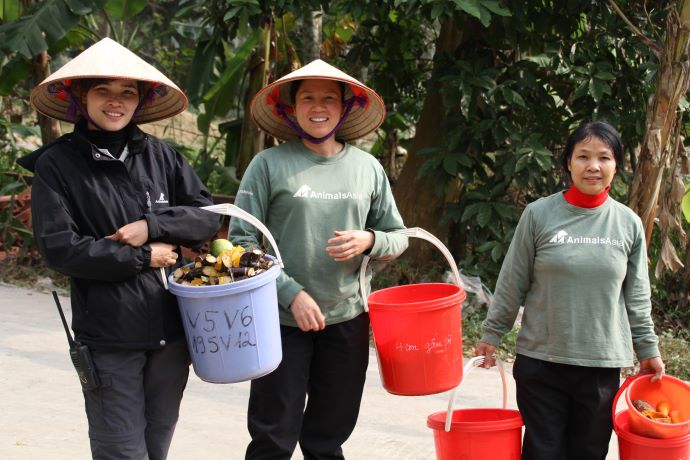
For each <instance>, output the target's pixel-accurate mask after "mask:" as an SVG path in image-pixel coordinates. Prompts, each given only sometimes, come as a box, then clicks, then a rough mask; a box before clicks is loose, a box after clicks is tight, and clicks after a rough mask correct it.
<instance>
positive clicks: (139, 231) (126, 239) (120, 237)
mask: <svg viewBox="0 0 690 460" xmlns="http://www.w3.org/2000/svg"><path fill="white" fill-rule="evenodd" d="M105 239H106V240H113V241H119V242H120V243H122V244H128V245H130V246H134V247H139V246H142V245H144V244H145V243H146V242H147V241H148V240H149V224H147V223H146V220H145V219H141V220H137V221H136V222H132V223H129V224H127V225H125V226H123V227H120V228H118V229H117V231H116V232H115V233H113V234H112V235H108V236H106V237H105Z"/></svg>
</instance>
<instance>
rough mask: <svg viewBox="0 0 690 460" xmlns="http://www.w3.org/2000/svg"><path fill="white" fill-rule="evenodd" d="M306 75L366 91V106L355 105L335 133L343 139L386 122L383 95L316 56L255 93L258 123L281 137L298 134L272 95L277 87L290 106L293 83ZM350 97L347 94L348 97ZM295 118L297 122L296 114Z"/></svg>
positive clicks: (253, 109) (253, 106) (357, 136)
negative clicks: (285, 118) (283, 117)
mask: <svg viewBox="0 0 690 460" xmlns="http://www.w3.org/2000/svg"><path fill="white" fill-rule="evenodd" d="M307 79H320V80H334V81H339V82H343V83H346V84H347V85H350V86H351V87H354V88H357V89H358V90H360V91H363V92H364V93H365V94H366V98H367V103H366V105H365V106H364V107H362V106H359V105H358V104H355V105H353V107H352V110H351V111H350V114H349V115H348V117H347V118H346V119H345V120H344V121H343V124H342V125H341V126H340V129H338V131H337V132H336V133H335V137H336V138H338V139H342V140H343V141H352V140H355V139H360V138H362V137H364V136H366V135H367V134H369V133H371V132H372V131H374V130H376V129H377V128H378V127H379V126H381V124H382V123H383V121H384V119H385V117H386V106H385V104H384V103H383V99H382V98H381V96H379V95H378V94H377V93H376V91H374V90H373V89H371V88H369V87H368V86H366V85H365V84H363V83H361V82H360V81H358V80H356V79H355V78H352V77H351V76H349V75H347V74H346V73H344V72H342V71H340V70H338V69H337V68H335V67H333V66H331V65H330V64H327V63H326V62H324V61H322V60H320V59H317V60H315V61H312V62H311V63H309V64H307V65H306V66H304V67H301V68H299V69H297V70H296V71H294V72H292V73H290V74H288V75H286V76H284V77H282V78H280V79H278V80H276V81H274V82H273V83H270V84H268V85H266V86H265V87H264V88H262V89H261V90H260V91H259V92H258V93H257V94H256V95H255V96H254V99H252V103H251V105H250V112H251V117H252V119H253V120H254V122H255V123H256V124H257V126H259V128H261V129H262V130H264V131H265V132H267V133H268V134H270V135H271V136H274V137H277V138H278V139H281V140H289V139H292V138H295V137H297V133H296V132H295V131H294V130H293V129H292V128H291V127H290V125H288V124H287V123H286V122H285V120H283V119H282V118H281V117H280V116H279V115H278V114H277V111H276V110H275V104H274V101H273V100H272V99H273V98H272V97H271V95H272V94H273V92H274V90H275V88H276V87H278V88H279V94H280V101H281V103H282V104H283V105H288V106H289V105H292V102H291V101H290V94H289V92H290V84H291V83H292V82H293V81H296V80H307ZM346 92H347V93H351V92H352V89H348V90H346ZM350 95H351V94H350ZM347 97H348V95H345V98H347ZM288 116H290V115H288ZM293 120H294V121H295V122H296V120H295V119H294V117H293Z"/></svg>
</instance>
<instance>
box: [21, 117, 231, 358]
mask: <svg viewBox="0 0 690 460" xmlns="http://www.w3.org/2000/svg"><path fill="white" fill-rule="evenodd" d="M127 129H128V130H129V143H128V148H129V151H130V153H129V157H128V158H127V160H126V161H125V162H124V163H123V162H122V161H119V160H115V159H112V158H110V157H108V156H107V155H105V154H103V153H101V152H100V151H99V150H98V149H96V148H95V146H93V145H92V144H91V143H90V142H89V141H88V140H87V139H86V138H85V137H84V136H83V135H82V134H80V132H79V129H76V130H75V132H73V133H70V134H67V135H65V136H62V137H61V138H59V139H58V140H56V141H55V142H53V143H51V144H49V145H47V146H45V147H43V148H41V149H39V150H37V151H35V152H33V153H32V154H30V155H27V156H26V157H24V158H22V159H20V160H18V163H19V164H20V165H22V166H24V167H25V168H27V169H30V170H32V171H33V172H34V178H33V182H32V190H31V212H32V219H33V231H34V239H35V241H36V245H37V246H38V249H39V251H40V253H41V254H42V256H43V257H44V259H45V261H46V263H47V265H48V266H49V267H50V268H52V269H54V270H56V271H59V272H61V273H64V274H66V275H69V276H70V279H71V298H72V328H73V329H74V332H75V335H76V337H77V339H78V340H80V341H81V342H83V343H86V344H88V345H90V346H91V347H92V348H95V349H155V348H160V347H162V346H165V344H166V343H167V342H170V341H172V340H175V339H178V338H180V337H182V335H183V329H182V323H181V320H180V314H179V310H178V306H177V301H176V299H175V297H174V296H173V295H172V294H171V293H170V292H168V291H166V290H165V289H164V287H163V281H162V279H161V274H160V269H152V268H151V267H150V266H149V262H150V258H151V249H150V247H149V246H148V245H144V246H142V247H132V246H129V245H125V244H122V243H119V242H116V241H111V240H106V239H104V237H105V236H108V235H111V234H113V233H114V232H115V231H116V230H117V229H118V228H120V227H122V226H123V225H126V224H128V223H131V222H134V221H136V220H139V219H142V218H144V219H146V221H147V223H148V228H149V241H150V242H154V241H162V242H166V243H171V244H176V245H184V246H188V247H196V246H199V245H201V244H203V243H204V242H205V241H207V240H208V239H209V238H211V237H212V236H213V235H214V234H215V232H216V231H217V230H218V228H219V226H220V218H219V216H218V215H217V214H213V213H210V212H208V211H204V210H201V209H198V207H200V206H206V205H210V204H213V201H212V199H211V196H210V193H209V192H208V190H207V189H206V187H205V186H204V185H203V184H202V183H201V181H200V180H199V178H198V177H197V175H196V174H195V173H194V171H193V170H192V168H191V166H190V165H189V164H188V163H187V162H186V161H185V160H184V158H183V157H182V156H181V155H180V154H179V153H177V152H176V151H175V150H173V149H172V148H171V147H170V146H169V145H168V144H166V143H165V142H163V141H161V140H159V139H157V138H156V137H154V136H150V135H147V134H145V133H143V132H142V131H141V130H139V129H138V128H137V127H136V126H133V125H130V126H129V127H128V128H127Z"/></svg>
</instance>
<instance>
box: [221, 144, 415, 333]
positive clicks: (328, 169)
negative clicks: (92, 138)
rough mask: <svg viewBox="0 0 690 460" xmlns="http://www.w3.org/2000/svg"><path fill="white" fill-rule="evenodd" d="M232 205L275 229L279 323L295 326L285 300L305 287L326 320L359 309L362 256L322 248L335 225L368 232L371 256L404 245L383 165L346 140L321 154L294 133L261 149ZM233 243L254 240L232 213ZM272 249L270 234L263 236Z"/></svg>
mask: <svg viewBox="0 0 690 460" xmlns="http://www.w3.org/2000/svg"><path fill="white" fill-rule="evenodd" d="M235 204H236V205H237V206H239V207H240V208H242V209H244V210H246V211H248V212H250V213H251V214H252V215H254V216H255V217H257V218H258V219H259V220H261V221H262V222H263V223H264V224H265V225H266V227H268V229H269V230H270V232H271V235H273V238H274V239H275V241H276V243H277V244H278V249H279V250H280V255H281V258H282V260H283V263H284V265H285V268H284V270H283V272H282V274H281V275H280V276H279V278H278V281H277V288H278V302H279V304H280V306H281V308H280V322H281V324H284V325H289V326H296V325H297V323H296V321H295V319H294V317H293V316H292V313H291V312H290V311H289V310H288V307H289V305H290V303H291V302H292V300H293V299H294V298H295V295H297V293H298V292H299V291H300V290H302V289H304V290H306V292H307V293H309V295H311V296H312V297H313V298H314V300H315V301H316V303H317V304H318V305H319V307H320V308H321V312H322V313H323V314H324V316H325V318H326V324H334V323H339V322H342V321H347V320H349V319H352V318H354V317H355V316H357V315H359V314H360V313H362V312H363V311H364V308H363V305H362V300H361V296H360V294H359V278H358V275H359V267H360V264H361V262H362V258H363V256H359V257H355V258H353V259H351V260H348V261H345V262H336V261H334V260H333V259H332V258H331V257H330V256H329V255H328V253H327V252H326V246H327V241H328V240H329V239H330V238H333V237H334V236H335V235H334V233H333V232H334V231H335V230H365V229H369V230H371V231H373V232H374V246H373V247H372V248H371V250H370V252H369V254H368V255H369V256H370V257H371V258H372V259H383V260H385V259H392V258H394V257H397V256H398V255H400V254H401V253H402V252H403V251H404V250H405V249H406V248H407V237H405V236H402V235H398V234H390V233H387V232H390V231H392V230H398V229H402V228H404V225H403V221H402V218H401V217H400V213H399V212H398V209H397V207H396V205H395V201H394V200H393V194H392V193H391V189H390V186H389V184H388V178H387V177H386V173H385V171H384V170H383V167H382V166H381V164H380V163H379V162H378V161H377V160H376V159H375V158H374V157H373V156H371V155H370V154H368V153H366V152H363V151H362V150H360V149H358V148H356V147H354V146H352V145H349V144H345V146H344V148H343V150H342V151H341V152H340V153H338V154H337V155H335V156H333V157H329V158H325V157H323V156H321V155H318V154H316V153H314V152H312V151H311V150H309V149H307V148H306V147H304V145H303V144H302V143H301V142H300V141H299V140H292V141H288V142H285V143H283V144H280V145H278V146H276V147H272V148H269V149H266V150H264V151H262V152H260V153H259V154H257V155H256V157H255V158H254V159H253V160H252V162H251V163H250V165H249V167H248V168H247V171H246V172H245V174H244V176H243V178H242V182H241V184H240V187H239V190H238V192H237V197H236V198H235ZM229 233H230V239H231V240H232V242H233V243H235V244H242V245H243V246H247V245H254V246H255V247H256V246H257V243H258V241H260V238H261V237H260V233H259V231H258V230H257V229H256V228H255V227H253V226H252V225H251V224H249V223H247V222H245V221H242V220H240V219H237V218H232V219H231V222H230V231H229ZM263 242H264V244H265V246H266V247H267V248H269V249H270V243H269V242H268V240H266V239H264V240H263Z"/></svg>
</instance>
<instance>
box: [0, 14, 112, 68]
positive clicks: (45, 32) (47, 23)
mask: <svg viewBox="0 0 690 460" xmlns="http://www.w3.org/2000/svg"><path fill="white" fill-rule="evenodd" d="M105 3H106V2H105V1H104V0H91V1H89V0H46V1H44V2H40V3H38V4H37V5H38V8H37V9H36V10H35V11H32V12H31V14H30V15H27V16H25V17H22V18H20V19H18V20H16V21H13V22H10V23H7V24H3V25H1V26H0V50H2V52H3V53H5V54H6V55H14V54H20V55H22V56H23V57H24V58H26V59H31V58H32V57H33V56H36V55H38V54H40V53H41V52H43V51H45V50H47V49H48V46H49V45H48V44H49V43H53V42H57V41H58V40H60V39H61V38H62V37H64V36H65V35H66V34H67V32H68V31H69V30H70V29H72V28H73V27H75V26H76V25H77V23H78V22H79V21H80V20H81V18H82V16H84V15H87V14H90V13H92V12H94V11H95V10H96V9H99V8H102V7H103V5H104V4H105Z"/></svg>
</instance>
